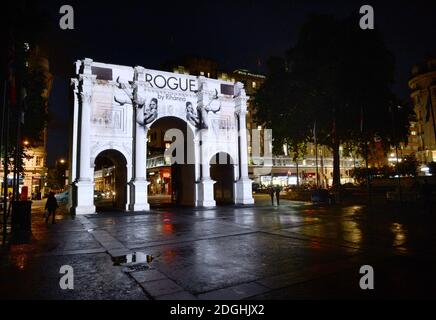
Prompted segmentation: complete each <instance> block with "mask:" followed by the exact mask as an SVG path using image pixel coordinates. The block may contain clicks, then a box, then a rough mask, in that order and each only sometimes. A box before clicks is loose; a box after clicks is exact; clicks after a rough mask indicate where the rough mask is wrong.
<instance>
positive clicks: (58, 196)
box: [55, 190, 69, 202]
mask: <svg viewBox="0 0 436 320" xmlns="http://www.w3.org/2000/svg"><path fill="white" fill-rule="evenodd" d="M68 193H69V192H68V190H67V191H64V192H61V193H57V194H55V198H56V200H57V201H58V202H67V201H68Z"/></svg>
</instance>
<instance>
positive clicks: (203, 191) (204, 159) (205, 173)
mask: <svg viewBox="0 0 436 320" xmlns="http://www.w3.org/2000/svg"><path fill="white" fill-rule="evenodd" d="M206 81H207V79H206V78H205V77H203V76H200V77H198V89H199V90H198V93H197V96H198V108H202V107H203V106H205V105H207V103H208V102H209V99H210V98H209V95H210V93H209V92H207V83H206ZM207 130H208V129H202V130H201V131H200V133H199V136H200V141H199V154H200V157H199V160H200V166H201V179H200V182H199V184H198V200H197V205H198V206H201V207H214V206H216V202H215V199H214V192H213V185H214V184H215V181H213V180H212V179H211V178H210V163H209V159H208V154H207V149H206V147H205V146H206V145H207V141H205V140H206V139H208V135H207V134H206V131H207Z"/></svg>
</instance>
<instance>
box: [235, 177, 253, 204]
mask: <svg viewBox="0 0 436 320" xmlns="http://www.w3.org/2000/svg"><path fill="white" fill-rule="evenodd" d="M252 183H253V181H251V180H250V179H248V178H243V179H241V180H239V181H237V182H236V199H235V203H236V204H254V198H253V190H252Z"/></svg>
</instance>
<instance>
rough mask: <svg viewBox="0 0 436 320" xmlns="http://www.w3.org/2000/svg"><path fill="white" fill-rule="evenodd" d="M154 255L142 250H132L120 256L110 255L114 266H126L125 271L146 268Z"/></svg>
mask: <svg viewBox="0 0 436 320" xmlns="http://www.w3.org/2000/svg"><path fill="white" fill-rule="evenodd" d="M153 259H154V257H153V256H152V255H151V254H145V253H144V252H139V251H138V252H133V253H129V254H125V255H122V256H117V257H112V261H113V263H114V266H123V267H126V268H127V270H125V271H126V272H132V271H139V270H145V269H148V268H149V267H148V265H147V264H149V263H151V262H152V261H153Z"/></svg>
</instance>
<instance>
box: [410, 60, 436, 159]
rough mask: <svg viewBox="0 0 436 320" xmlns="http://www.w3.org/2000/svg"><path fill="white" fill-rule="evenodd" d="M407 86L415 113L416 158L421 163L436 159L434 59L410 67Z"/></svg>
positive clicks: (435, 79) (435, 78) (435, 82)
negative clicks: (410, 72) (409, 77)
mask: <svg viewBox="0 0 436 320" xmlns="http://www.w3.org/2000/svg"><path fill="white" fill-rule="evenodd" d="M409 88H410V89H411V94H410V97H411V99H412V102H413V106H414V110H415V114H416V127H415V128H414V130H413V131H412V133H413V132H415V133H416V135H414V136H416V138H417V140H418V151H417V152H416V156H417V159H418V160H419V161H420V162H422V163H429V162H432V161H436V120H435V115H436V114H435V113H436V112H435V105H436V59H430V60H428V61H427V62H426V63H424V64H422V65H416V66H414V67H413V68H412V76H411V79H410V80H409Z"/></svg>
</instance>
